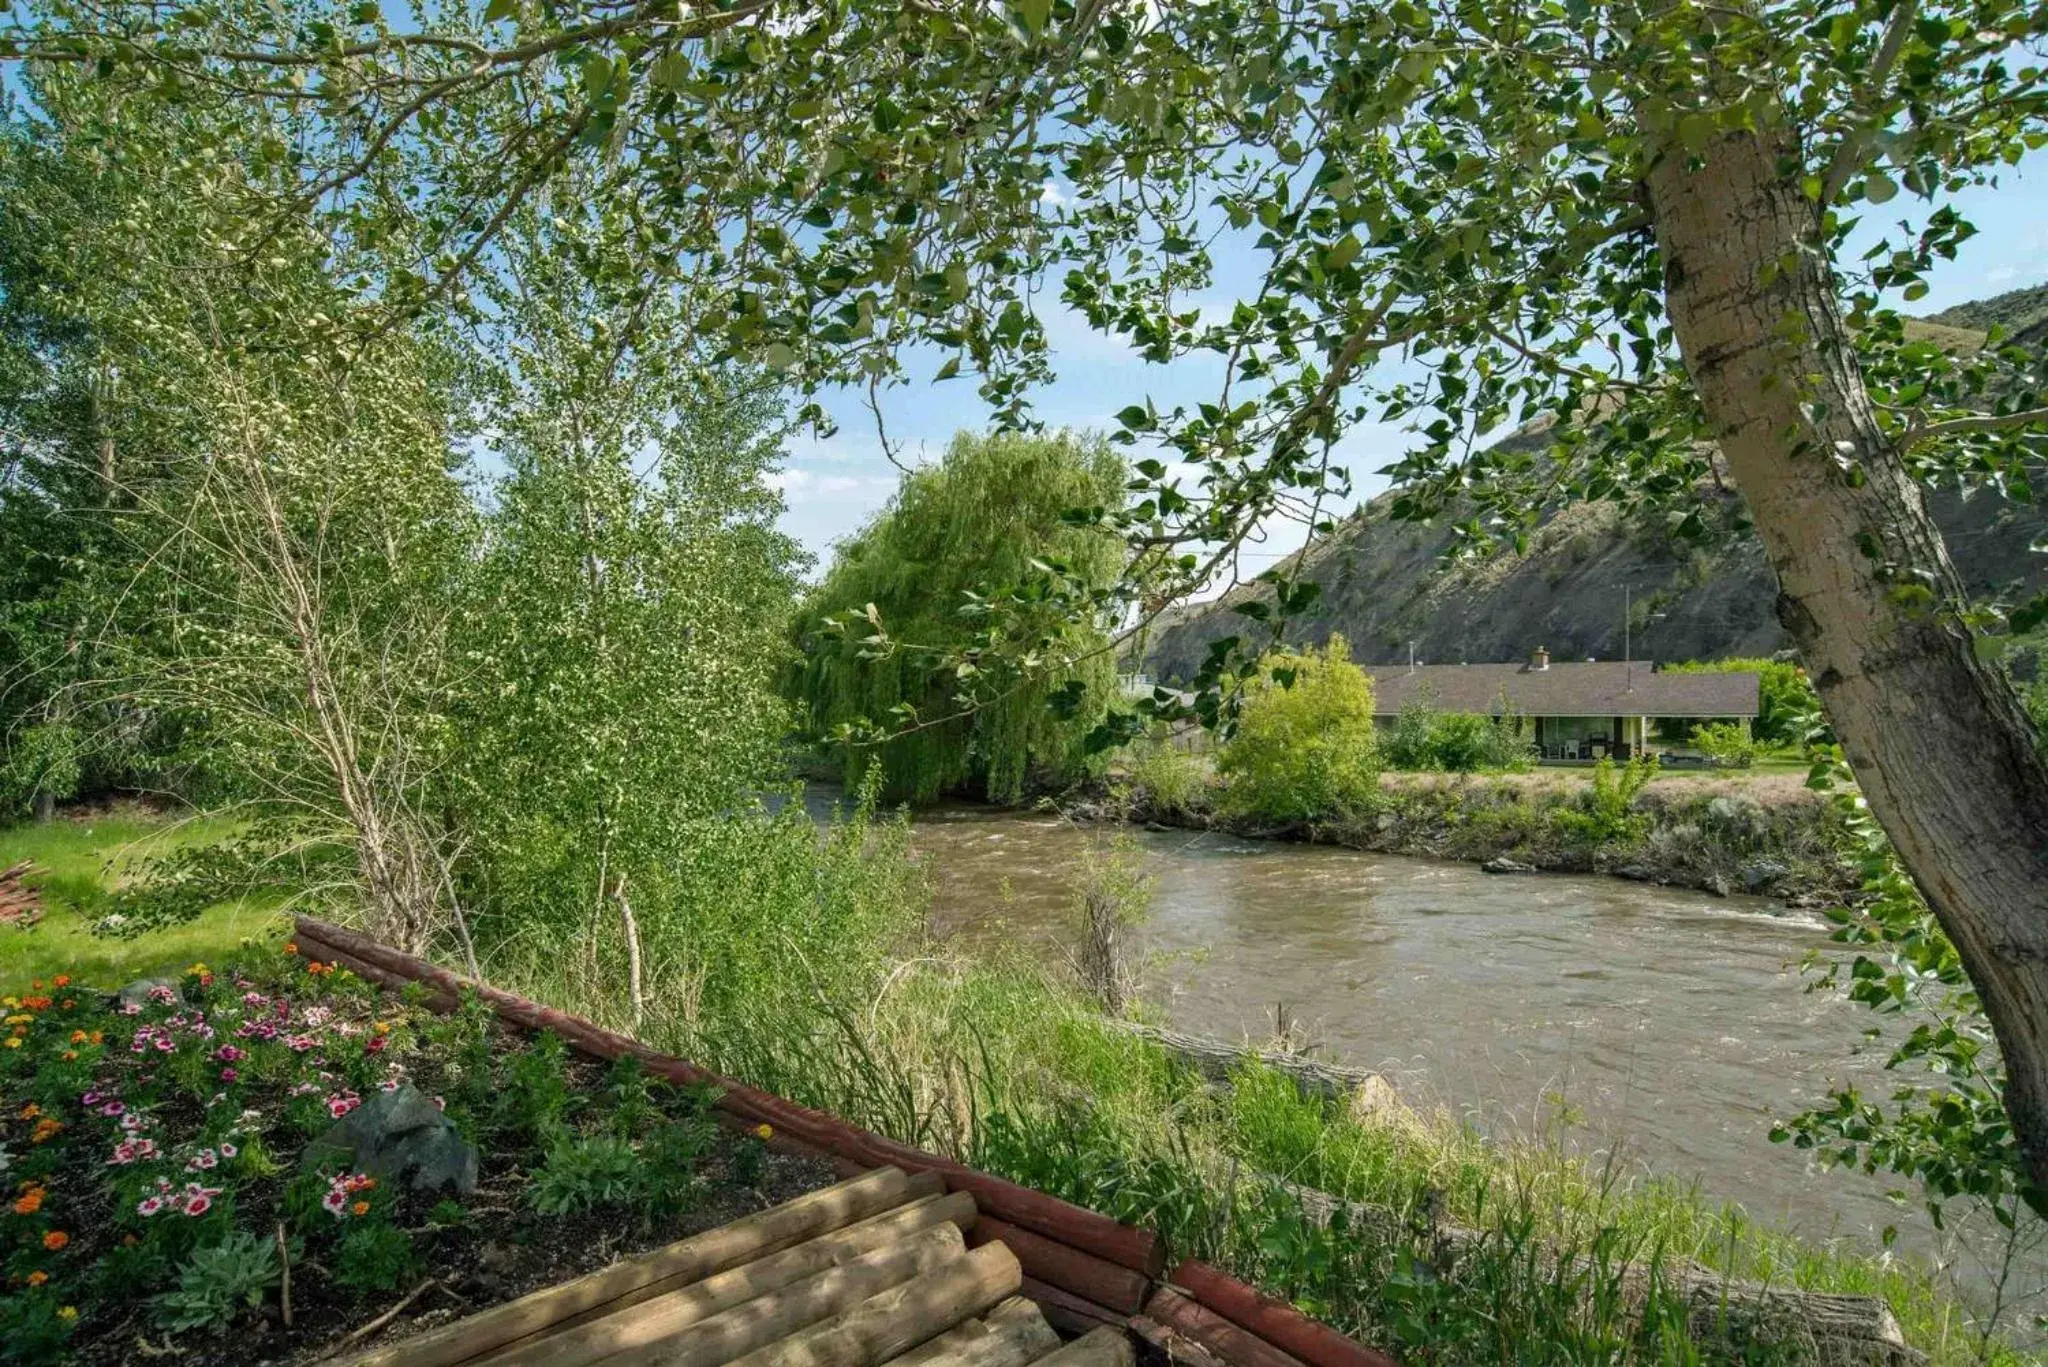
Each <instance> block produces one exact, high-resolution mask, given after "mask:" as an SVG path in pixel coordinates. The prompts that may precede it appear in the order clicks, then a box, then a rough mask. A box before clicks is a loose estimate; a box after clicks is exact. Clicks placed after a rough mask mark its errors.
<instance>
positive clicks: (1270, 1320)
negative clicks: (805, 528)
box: [1167, 1258, 1395, 1367]
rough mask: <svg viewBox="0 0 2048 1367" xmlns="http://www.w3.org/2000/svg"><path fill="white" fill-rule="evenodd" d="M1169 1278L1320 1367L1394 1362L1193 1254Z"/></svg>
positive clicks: (1382, 1366) (1375, 1366) (1377, 1366)
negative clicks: (1198, 1260)
mask: <svg viewBox="0 0 2048 1367" xmlns="http://www.w3.org/2000/svg"><path fill="white" fill-rule="evenodd" d="M1167 1280H1168V1281H1169V1282H1170V1283H1172V1285H1173V1286H1174V1287H1176V1288H1178V1289H1180V1290H1183V1291H1186V1292H1187V1293H1188V1294H1189V1295H1190V1296H1192V1297H1193V1298H1194V1299H1195V1300H1197V1301H1199V1302H1201V1303H1202V1304H1203V1305H1205V1306H1207V1307H1208V1308H1209V1309H1211V1310H1214V1311H1215V1312H1216V1313H1217V1314H1219V1315H1221V1316H1223V1318H1225V1319H1227V1320H1229V1321H1230V1322H1231V1323H1232V1324H1235V1325H1236V1326H1237V1327H1238V1328H1240V1329H1246V1330H1249V1331H1250V1332H1252V1333H1254V1334H1257V1335H1258V1336H1259V1337H1260V1338H1262V1339H1264V1340H1265V1341H1266V1342H1268V1343H1270V1344H1272V1345H1273V1346H1274V1347H1276V1348H1281V1349H1285V1350H1286V1351H1287V1352H1290V1353H1292V1354H1294V1355H1295V1356H1296V1357H1298V1358H1301V1359H1302V1360H1303V1361H1305V1362H1313V1363H1316V1364H1318V1367H1395V1364H1394V1360H1393V1359H1392V1358H1390V1357H1388V1356H1387V1355H1386V1354H1385V1353H1382V1352H1379V1351H1377V1350H1375V1349H1372V1348H1367V1347H1364V1346H1363V1345H1361V1344H1359V1343H1357V1342H1355V1341H1353V1340H1351V1339H1349V1338H1346V1337H1345V1336H1344V1335H1342V1334H1340V1333H1338V1332H1337V1331H1336V1330H1335V1329H1332V1328H1331V1327H1330V1326H1329V1325H1327V1324H1324V1323H1322V1322H1321V1321H1320V1320H1313V1319H1310V1318H1309V1317H1308V1316H1307V1315H1304V1314H1302V1313H1301V1312H1300V1311H1299V1310H1296V1309H1295V1308H1294V1307H1293V1306H1291V1305H1289V1304H1287V1303H1286V1302H1285V1301H1277V1300H1274V1299H1273V1298H1272V1297H1270V1296H1266V1295H1262V1294H1261V1293H1260V1292H1259V1291H1257V1290H1256V1289H1254V1288H1252V1287H1249V1286H1246V1285H1245V1284H1244V1283H1243V1282H1241V1281H1239V1280H1238V1279H1237V1278H1235V1277H1233V1276H1230V1275H1229V1274H1228V1273H1226V1272H1222V1271H1220V1270H1218V1269H1216V1268H1213V1267H1211V1266H1209V1264H1207V1263H1203V1262H1196V1261H1195V1260H1194V1259H1192V1258H1190V1259H1188V1260H1187V1261H1186V1262H1183V1263H1182V1264H1181V1265H1180V1266H1178V1267H1176V1268H1174V1270H1173V1275H1172V1276H1170V1277H1168V1278H1167Z"/></svg>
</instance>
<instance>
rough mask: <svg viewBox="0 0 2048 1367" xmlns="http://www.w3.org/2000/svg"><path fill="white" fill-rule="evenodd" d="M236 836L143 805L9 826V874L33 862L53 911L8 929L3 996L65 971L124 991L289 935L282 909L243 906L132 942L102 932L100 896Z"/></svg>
mask: <svg viewBox="0 0 2048 1367" xmlns="http://www.w3.org/2000/svg"><path fill="white" fill-rule="evenodd" d="M233 829H234V823H233V822H232V821H231V820H228V819H226V818H217V817H208V818H194V817H167V816H164V815H162V814H160V813H157V812H153V811H151V810H150V809H148V808H145V807H141V806H137V805H123V806H118V807H112V808H105V807H102V808H97V809H94V810H92V811H88V812H81V813H77V814H75V815H66V816H62V817H59V818H58V819H57V820H55V821H52V822H49V823H48V824H46V825H24V826H10V827H6V828H4V829H0V868H7V867H9V866H10V865H13V864H16V863H19V862H20V861H21V860H24V859H27V860H30V861H32V862H33V863H34V864H35V866H36V871H35V872H34V873H33V874H31V875H30V877H29V878H28V880H27V882H28V884H29V886H31V887H35V888H38V889H39V890H40V891H41V892H42V895H43V906H44V909H45V912H46V914H45V915H44V917H43V919H42V921H41V923H39V924H38V925H36V926H34V927H33V928H31V929H29V930H16V929H13V928H11V927H0V992H5V993H16V992H19V991H21V990H23V989H25V988H26V987H27V985H28V984H29V982H30V981H32V980H33V979H36V978H46V977H49V976H50V975H52V974H55V973H70V974H72V975H73V976H74V977H76V978H78V979H79V980H80V981H81V982H87V983H91V984H93V985H95V986H104V987H119V986H120V985H121V984H122V983H125V982H128V981H131V980H133V979H135V978H142V977H153V976H156V975H158V974H161V973H165V972H175V971H177V970H182V969H184V968H186V967H188V966H189V965H191V964H192V963H194V962H213V961H215V960H218V959H221V958H224V957H225V956H226V953H227V951H228V950H231V949H233V948H235V947H236V946H237V945H239V944H240V943H241V941H242V940H243V939H244V938H247V937H251V936H258V935H262V934H264V933H265V932H267V931H271V930H274V929H277V928H279V927H280V926H281V925H282V924H283V917H282V916H281V914H280V913H278V912H277V911H275V910H273V909H271V908H269V907H267V906H264V905H259V904H255V903H250V902H242V901H237V902H223V903H220V904H218V905H216V906H211V907H208V908H207V909H206V910H205V911H204V912H203V913H201V915H200V916H199V917H198V919H196V920H194V921H192V922H190V923H188V924H186V925H182V926H176V927H173V928H171V929H168V930H162V931H156V932H153V933H151V934H147V935H141V936H138V937H136V938H135V939H132V940H117V939H111V938H107V937H103V936H96V935H94V934H93V933H92V928H91V927H92V920H93V918H94V917H95V916H96V915H97V914H98V913H97V912H96V911H94V910H93V906H94V903H95V902H96V901H97V898H98V895H99V894H100V893H103V892H106V891H109V890H112V889H114V888H118V887H120V886H121V884H122V883H123V881H125V880H127V879H130V878H133V877H134V876H135V871H136V869H137V868H138V867H139V866H140V865H142V864H143V863H144V862H145V861H147V860H148V859H150V858H151V857H153V856H157V855H162V854H165V853H168V852H169V851H171V850H174V849H178V848H180V847H182V846H187V845H199V844H207V843H210V842H212V841H216V840H221V839H224V838H225V837H226V836H227V835H228V834H229V833H230V832H231V831H232V830H233Z"/></svg>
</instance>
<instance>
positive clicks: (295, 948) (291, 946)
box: [284, 940, 299, 954]
mask: <svg viewBox="0 0 2048 1367" xmlns="http://www.w3.org/2000/svg"><path fill="white" fill-rule="evenodd" d="M284 952H285V953H287V954H296V953H298V952H299V942H298V941H297V940H286V941H285V942H284Z"/></svg>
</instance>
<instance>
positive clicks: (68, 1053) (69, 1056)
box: [57, 1049, 78, 1063]
mask: <svg viewBox="0 0 2048 1367" xmlns="http://www.w3.org/2000/svg"><path fill="white" fill-rule="evenodd" d="M57 1057H58V1058H61V1059H63V1060H64V1061H65V1062H66V1063H69V1062H71V1060H73V1059H75V1058H77V1057H78V1051H77V1050H76V1049H66V1050H65V1051H64V1052H63V1053H61V1054H59V1055H57Z"/></svg>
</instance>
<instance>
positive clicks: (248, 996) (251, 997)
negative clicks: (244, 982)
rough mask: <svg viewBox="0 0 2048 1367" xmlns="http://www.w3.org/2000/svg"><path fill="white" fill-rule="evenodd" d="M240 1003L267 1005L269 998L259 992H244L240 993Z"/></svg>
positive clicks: (245, 1004)
mask: <svg viewBox="0 0 2048 1367" xmlns="http://www.w3.org/2000/svg"><path fill="white" fill-rule="evenodd" d="M242 1005H244V1006H268V1005H270V998H268V997H266V996H264V995H263V994H262V993H261V992H244V993H243V994H242Z"/></svg>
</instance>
